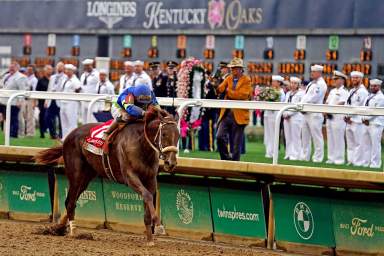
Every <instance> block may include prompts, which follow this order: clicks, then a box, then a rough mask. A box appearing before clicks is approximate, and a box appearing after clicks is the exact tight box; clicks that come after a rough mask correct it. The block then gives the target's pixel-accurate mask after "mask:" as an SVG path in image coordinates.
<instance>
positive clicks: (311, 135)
mask: <svg viewBox="0 0 384 256" xmlns="http://www.w3.org/2000/svg"><path fill="white" fill-rule="evenodd" d="M323 69H324V68H323V66H320V65H313V66H311V79H312V81H311V82H310V83H309V84H308V85H307V88H306V90H305V94H304V97H303V98H302V100H301V102H302V103H310V104H323V102H324V97H325V93H326V92H327V84H326V83H325V81H324V78H323V77H322V73H323ZM323 121H324V117H323V114H322V113H305V114H304V122H303V131H302V140H303V152H302V156H301V158H302V160H304V161H309V160H310V158H311V145H312V143H311V140H313V144H314V149H315V150H314V151H315V152H314V153H313V158H312V160H313V162H315V163H320V162H322V161H323V158H324V138H323V131H322V127H323Z"/></svg>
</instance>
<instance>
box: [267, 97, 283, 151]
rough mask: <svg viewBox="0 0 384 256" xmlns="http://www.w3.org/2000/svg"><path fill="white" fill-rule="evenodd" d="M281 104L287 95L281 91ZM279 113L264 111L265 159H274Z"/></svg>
mask: <svg viewBox="0 0 384 256" xmlns="http://www.w3.org/2000/svg"><path fill="white" fill-rule="evenodd" d="M279 101H280V102H284V101H285V93H284V90H283V89H280V100H279ZM276 115H277V111H273V110H265V111H264V145H265V157H267V158H272V157H273V144H274V141H275V140H274V131H275V121H276Z"/></svg>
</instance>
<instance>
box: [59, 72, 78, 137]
mask: <svg viewBox="0 0 384 256" xmlns="http://www.w3.org/2000/svg"><path fill="white" fill-rule="evenodd" d="M61 88H62V92H67V93H68V92H72V93H73V92H75V90H77V89H80V88H81V83H80V80H79V79H78V78H77V77H76V75H72V77H71V78H69V79H68V78H67V79H66V80H64V81H63V84H62V85H61ZM60 104H61V107H60V119H61V128H62V132H63V138H62V140H63V141H64V139H65V137H66V136H67V135H68V134H69V133H70V132H71V131H72V130H73V129H75V128H76V127H77V117H78V112H77V109H78V103H77V102H76V101H70V100H62V101H61V102H60Z"/></svg>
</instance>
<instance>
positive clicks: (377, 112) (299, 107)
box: [0, 90, 384, 164]
mask: <svg viewBox="0 0 384 256" xmlns="http://www.w3.org/2000/svg"><path fill="white" fill-rule="evenodd" d="M18 97H21V98H26V99H48V100H73V101H87V102H89V105H88V109H89V110H91V109H93V106H94V105H95V104H96V103H97V102H99V101H109V102H111V101H113V100H116V98H117V96H112V95H100V94H85V93H63V92H37V91H24V92H23V91H12V90H0V98H8V101H7V106H6V107H7V116H10V109H11V103H12V101H13V100H14V99H15V98H18ZM158 101H159V104H160V105H162V106H172V105H174V106H175V107H178V109H177V112H178V114H179V116H181V115H182V113H183V111H184V109H185V108H187V107H191V106H199V107H206V108H230V109H249V110H256V109H261V110H274V111H278V113H277V115H276V123H275V130H274V139H275V140H274V142H275V144H274V148H273V164H277V163H278V148H279V136H280V133H279V130H280V121H281V116H282V114H283V112H284V111H287V110H290V111H300V112H309V113H329V114H345V115H364V116H384V108H369V107H365V106H362V107H355V106H330V105H321V104H291V103H281V102H261V101H236V100H211V99H183V98H175V99H172V98H161V97H159V98H158ZM91 115H92V113H91V111H89V113H88V117H87V119H88V120H87V121H90V118H91ZM179 128H180V120H179ZM9 131H10V118H7V121H6V126H5V145H6V146H9V136H10V132H9Z"/></svg>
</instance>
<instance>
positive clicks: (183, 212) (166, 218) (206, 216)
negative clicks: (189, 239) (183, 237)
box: [159, 183, 213, 235]
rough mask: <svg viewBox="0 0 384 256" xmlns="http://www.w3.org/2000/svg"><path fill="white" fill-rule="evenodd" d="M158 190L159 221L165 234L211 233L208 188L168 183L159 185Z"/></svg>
mask: <svg viewBox="0 0 384 256" xmlns="http://www.w3.org/2000/svg"><path fill="white" fill-rule="evenodd" d="M159 188H160V206H161V220H162V222H163V224H164V226H165V230H167V232H168V231H169V230H177V231H188V232H199V233H204V234H206V235H210V234H211V233H212V232H213V230H212V217H211V207H210V202H209V193H208V188H206V187H202V186H191V185H182V184H175V185H174V184H168V183H160V185H159ZM188 232H186V233H188Z"/></svg>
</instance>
